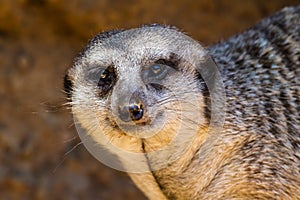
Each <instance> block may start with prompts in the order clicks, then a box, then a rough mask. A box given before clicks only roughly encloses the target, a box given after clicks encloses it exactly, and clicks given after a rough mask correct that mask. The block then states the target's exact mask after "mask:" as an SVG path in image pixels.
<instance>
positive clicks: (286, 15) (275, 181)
mask: <svg viewBox="0 0 300 200" xmlns="http://www.w3.org/2000/svg"><path fill="white" fill-rule="evenodd" d="M299 77H300V6H297V7H289V8H284V9H283V10H281V11H279V12H277V13H275V14H274V15H272V16H270V17H268V18H265V19H263V20H262V21H261V22H259V23H258V24H257V25H255V26H253V27H252V28H250V29H248V30H246V31H245V32H243V33H240V34H238V35H236V36H233V37H231V38H230V39H228V40H227V41H222V42H220V43H217V44H215V45H212V46H210V47H208V48H204V47H202V46H201V45H200V44H199V43H197V42H196V41H194V40H193V39H191V38H190V37H188V36H186V35H185V34H183V33H181V32H180V31H179V30H177V29H176V28H173V27H168V26H161V25H149V26H143V27H140V28H136V29H130V30H115V31H109V32H104V33H100V34H98V35H97V36H96V37H94V38H93V39H92V40H91V41H90V42H89V43H88V45H87V46H86V48H85V49H84V50H83V51H82V52H81V53H80V54H79V55H78V57H77V58H76V59H75V61H74V65H73V66H72V68H70V69H69V71H68V73H67V75H66V77H65V91H66V93H67V94H68V98H69V100H70V106H71V109H72V113H73V115H74V120H75V124H76V126H78V127H77V130H78V133H79V135H80V137H81V139H82V140H83V143H84V144H85V146H86V147H87V148H88V149H89V150H90V152H91V153H92V154H93V155H94V156H95V157H96V158H98V159H99V160H100V161H101V162H103V163H104V164H106V165H108V166H110V167H113V168H115V169H118V170H122V171H126V172H128V174H129V176H130V177H131V179H132V180H133V181H134V182H135V183H136V185H137V186H138V187H139V188H140V189H141V190H142V191H143V192H144V193H145V195H146V196H147V197H148V198H149V199H300V132H299V130H300V127H299V126H300V124H299V121H300V117H299V112H300V109H299V105H300V97H299V96H300V80H299V79H300V78H299ZM79 126H80V127H79ZM98 148H99V149H101V150H99V149H98ZM103 152H105V153H103ZM110 155H114V157H112V156H110ZM114 158H118V162H114ZM116 163H117V164H116ZM99 173H100V172H99Z"/></svg>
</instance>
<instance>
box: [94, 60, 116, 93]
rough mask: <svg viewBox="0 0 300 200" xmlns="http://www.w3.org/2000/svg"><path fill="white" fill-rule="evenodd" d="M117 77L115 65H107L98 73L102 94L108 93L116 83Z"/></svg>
mask: <svg viewBox="0 0 300 200" xmlns="http://www.w3.org/2000/svg"><path fill="white" fill-rule="evenodd" d="M116 79H117V76H116V73H115V70H114V68H113V67H111V66H110V67H107V68H106V69H102V70H101V71H100V72H99V74H98V84H97V86H98V88H99V89H100V90H101V94H106V93H107V92H108V91H109V90H110V89H111V88H112V87H113V84H114V83H115V81H116Z"/></svg>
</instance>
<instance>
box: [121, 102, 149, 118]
mask: <svg viewBox="0 0 300 200" xmlns="http://www.w3.org/2000/svg"><path fill="white" fill-rule="evenodd" d="M143 115H144V109H143V105H142V104H131V105H128V106H123V107H122V108H119V117H120V119H121V120H122V121H124V122H130V121H138V120H140V119H142V117H143Z"/></svg>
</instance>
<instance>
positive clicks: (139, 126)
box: [106, 111, 164, 138]
mask: <svg viewBox="0 0 300 200" xmlns="http://www.w3.org/2000/svg"><path fill="white" fill-rule="evenodd" d="M106 121H107V123H109V124H110V125H111V127H112V128H113V129H115V130H117V131H118V132H120V133H122V134H125V135H131V136H134V137H142V138H147V137H150V136H152V135H154V134H156V133H158V132H159V131H160V130H161V129H162V128H163V126H162V127H161V124H163V122H164V112H163V111H161V112H158V113H157V114H156V115H155V116H154V117H153V118H151V119H150V118H149V117H147V118H146V117H145V118H143V119H141V120H139V121H131V122H124V121H121V120H118V119H115V118H114V117H112V118H111V117H107V118H106Z"/></svg>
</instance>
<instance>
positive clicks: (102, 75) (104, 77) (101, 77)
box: [100, 69, 109, 80]
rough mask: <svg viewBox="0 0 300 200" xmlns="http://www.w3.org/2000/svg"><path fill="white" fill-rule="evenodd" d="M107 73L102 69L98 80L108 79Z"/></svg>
mask: <svg viewBox="0 0 300 200" xmlns="http://www.w3.org/2000/svg"><path fill="white" fill-rule="evenodd" d="M108 75H109V72H108V70H107V69H102V70H101V72H100V79H102V80H104V79H106V78H107V77H108Z"/></svg>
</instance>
